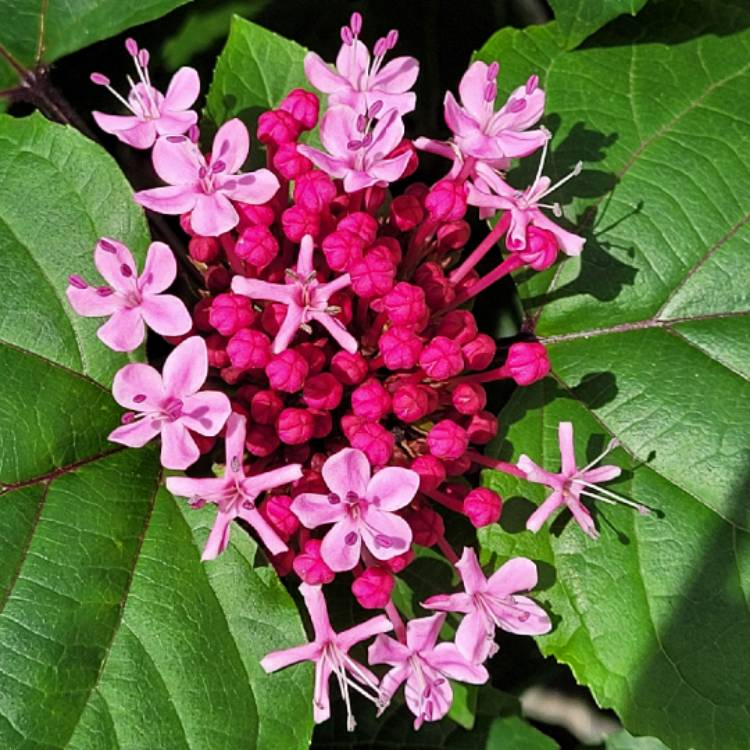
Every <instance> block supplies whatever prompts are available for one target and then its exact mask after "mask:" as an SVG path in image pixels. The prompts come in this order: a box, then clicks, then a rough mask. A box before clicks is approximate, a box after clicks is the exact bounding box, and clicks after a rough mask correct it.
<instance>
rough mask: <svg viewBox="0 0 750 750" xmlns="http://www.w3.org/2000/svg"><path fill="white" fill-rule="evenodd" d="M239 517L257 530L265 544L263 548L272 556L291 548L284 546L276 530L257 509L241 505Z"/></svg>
mask: <svg viewBox="0 0 750 750" xmlns="http://www.w3.org/2000/svg"><path fill="white" fill-rule="evenodd" d="M237 515H238V516H239V517H240V518H241V519H242V520H243V521H246V522H247V523H249V524H250V526H252V527H253V529H255V532H256V534H257V535H258V536H259V537H260V541H261V542H263V546H264V547H265V548H266V549H267V550H268V551H269V552H270V553H271V554H272V555H280V554H281V553H282V552H287V551H288V550H289V547H287V546H286V544H284V542H283V541H282V539H281V538H280V537H279V535H278V534H277V533H276V531H275V530H274V528H273V527H272V526H271V524H269V523H268V521H266V519H265V518H263V516H262V515H261V514H260V511H258V510H257V508H245V507H244V506H242V505H241V506H240V510H239V513H238V514H237Z"/></svg>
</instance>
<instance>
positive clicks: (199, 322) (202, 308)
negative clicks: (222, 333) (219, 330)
mask: <svg viewBox="0 0 750 750" xmlns="http://www.w3.org/2000/svg"><path fill="white" fill-rule="evenodd" d="M212 302H213V300H212V299H211V298H210V297H204V298H203V299H200V300H198V301H197V302H196V303H195V307H193V325H194V326H195V328H196V330H198V331H200V332H201V333H210V332H211V331H213V326H212V325H211V321H210V320H209V317H210V315H211V303H212Z"/></svg>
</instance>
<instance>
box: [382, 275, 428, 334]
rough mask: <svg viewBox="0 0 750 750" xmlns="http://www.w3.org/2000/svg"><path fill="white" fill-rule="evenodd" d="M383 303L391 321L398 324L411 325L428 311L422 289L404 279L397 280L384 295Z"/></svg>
mask: <svg viewBox="0 0 750 750" xmlns="http://www.w3.org/2000/svg"><path fill="white" fill-rule="evenodd" d="M383 304H384V306H385V309H386V312H387V313H388V317H389V318H390V319H391V322H392V323H394V324H395V325H400V326H412V325H414V323H415V321H419V320H421V319H422V318H423V317H424V316H425V314H426V313H428V312H429V311H428V310H427V304H426V302H425V295H424V290H423V289H422V288H421V287H418V286H415V285H414V284H407V283H406V282H405V281H399V283H398V284H396V286H394V287H393V289H391V291H390V292H388V294H386V295H385V297H384V298H383Z"/></svg>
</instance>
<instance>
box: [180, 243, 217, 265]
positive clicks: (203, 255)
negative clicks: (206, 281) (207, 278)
mask: <svg viewBox="0 0 750 750" xmlns="http://www.w3.org/2000/svg"><path fill="white" fill-rule="evenodd" d="M188 253H189V254H190V257H191V258H192V259H193V260H197V261H198V262H199V263H213V262H214V261H215V260H218V259H219V256H220V255H221V245H220V244H219V241H218V240H217V239H216V237H191V238H190V242H188Z"/></svg>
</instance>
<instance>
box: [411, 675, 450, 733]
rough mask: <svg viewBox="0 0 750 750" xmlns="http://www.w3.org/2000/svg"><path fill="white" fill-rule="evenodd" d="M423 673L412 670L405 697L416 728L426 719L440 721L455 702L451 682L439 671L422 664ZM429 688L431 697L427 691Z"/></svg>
mask: <svg viewBox="0 0 750 750" xmlns="http://www.w3.org/2000/svg"><path fill="white" fill-rule="evenodd" d="M421 671H422V674H421V675H420V676H417V674H416V673H415V672H412V673H411V674H410V675H409V677H408V679H407V680H406V688H405V689H404V697H405V698H406V705H407V706H408V707H409V710H410V711H411V712H412V713H413V714H414V716H415V719H414V729H415V730H418V729H419V728H420V727H421V726H422V724H423V723H424V722H425V721H438V720H439V719H442V718H443V717H444V716H445V715H446V714H447V713H448V711H449V709H450V707H451V703H453V688H452V687H451V684H450V682H448V680H446V679H445V678H444V677H441V676H440V674H439V673H438V672H436V671H435V670H434V669H432V668H431V667H429V666H428V665H427V664H424V663H423V664H422V670H421ZM427 688H429V697H426V695H425V693H426V692H427V690H426V689H427Z"/></svg>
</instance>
